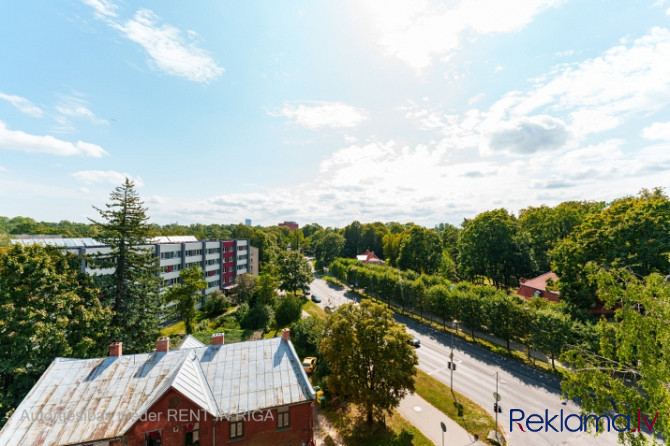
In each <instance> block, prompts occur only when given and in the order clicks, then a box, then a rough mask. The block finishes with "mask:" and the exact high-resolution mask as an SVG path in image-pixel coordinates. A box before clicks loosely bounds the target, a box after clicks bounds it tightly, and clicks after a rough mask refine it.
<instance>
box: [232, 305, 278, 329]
mask: <svg viewBox="0 0 670 446" xmlns="http://www.w3.org/2000/svg"><path fill="white" fill-rule="evenodd" d="M273 316H274V315H273V311H272V307H270V306H269V305H256V306H254V307H253V308H252V309H250V310H249V311H248V312H247V314H245V315H244V318H243V319H242V321H240V326H241V327H242V328H244V329H247V330H263V331H267V329H268V327H269V326H270V322H271V321H272V317H273Z"/></svg>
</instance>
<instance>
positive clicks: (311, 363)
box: [302, 356, 316, 373]
mask: <svg viewBox="0 0 670 446" xmlns="http://www.w3.org/2000/svg"><path fill="white" fill-rule="evenodd" d="M314 367H316V358H315V357H314V356H308V357H306V358H305V359H303V360H302V368H303V369H305V372H307V373H312V372H313V371H314Z"/></svg>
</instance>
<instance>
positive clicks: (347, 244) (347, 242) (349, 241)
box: [342, 220, 363, 258]
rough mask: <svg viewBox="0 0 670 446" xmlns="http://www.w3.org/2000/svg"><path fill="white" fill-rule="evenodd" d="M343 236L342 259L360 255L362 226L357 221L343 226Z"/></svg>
mask: <svg viewBox="0 0 670 446" xmlns="http://www.w3.org/2000/svg"><path fill="white" fill-rule="evenodd" d="M342 235H343V236H344V248H343V249H342V256H343V257H353V258H355V257H356V256H357V255H358V254H360V253H361V243H362V238H363V226H362V225H361V223H360V222H359V221H358V220H355V221H353V222H351V224H349V226H345V228H344V229H343V231H342Z"/></svg>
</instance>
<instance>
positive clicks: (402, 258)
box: [398, 226, 442, 274]
mask: <svg viewBox="0 0 670 446" xmlns="http://www.w3.org/2000/svg"><path fill="white" fill-rule="evenodd" d="M441 263H442V244H441V243H440V236H439V235H437V232H435V231H433V230H432V229H426V228H423V227H421V226H414V227H413V228H412V229H410V230H409V232H407V233H406V234H405V235H404V237H403V238H402V241H401V242H400V250H399V252H398V268H400V269H411V270H412V271H416V272H417V273H426V274H434V273H436V272H437V271H439V269H440V265H441Z"/></svg>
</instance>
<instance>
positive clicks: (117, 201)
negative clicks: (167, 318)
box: [91, 178, 161, 353]
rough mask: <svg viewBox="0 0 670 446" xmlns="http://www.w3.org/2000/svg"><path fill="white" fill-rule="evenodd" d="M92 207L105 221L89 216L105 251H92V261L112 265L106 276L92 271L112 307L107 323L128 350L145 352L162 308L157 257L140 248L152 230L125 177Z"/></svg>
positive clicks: (140, 203) (136, 195) (106, 300)
mask: <svg viewBox="0 0 670 446" xmlns="http://www.w3.org/2000/svg"><path fill="white" fill-rule="evenodd" d="M94 208H95V209H96V210H97V211H98V212H99V213H100V216H101V217H102V219H103V220H104V222H97V221H95V220H92V219H91V222H92V223H93V224H94V225H95V228H96V231H97V232H98V235H97V239H98V241H100V242H102V243H104V244H106V245H109V248H110V250H109V251H108V252H102V253H101V254H99V255H96V256H94V257H93V258H92V259H91V260H92V262H91V263H92V266H93V267H95V268H113V269H114V272H113V273H112V274H110V275H99V276H97V277H98V279H99V283H100V288H101V289H102V292H103V296H104V298H105V299H104V303H105V304H107V305H109V307H110V308H111V309H112V311H113V312H114V317H113V319H112V326H113V327H115V328H116V329H117V330H118V336H119V338H118V340H119V341H122V342H123V343H124V349H127V350H128V352H131V353H132V352H143V351H146V350H147V349H148V348H150V347H151V345H153V343H154V342H155V340H156V337H157V336H158V332H159V327H160V322H159V319H158V314H159V311H160V308H161V297H160V295H159V284H160V277H159V274H158V273H159V266H158V259H157V258H156V257H155V256H153V254H152V252H151V251H150V250H148V249H146V248H144V247H143V245H145V244H146V241H147V239H148V238H149V237H150V236H151V235H152V232H151V227H150V225H149V224H148V223H147V222H148V220H149V217H147V215H146V209H145V208H144V207H143V203H142V201H141V200H140V197H139V195H138V194H137V192H136V191H135V185H134V184H133V182H132V181H130V180H129V179H127V178H126V181H125V182H124V183H123V184H122V185H121V186H119V187H117V188H115V189H114V191H113V192H112V193H111V194H110V201H109V203H107V204H106V209H104V210H103V209H99V208H97V207H95V206H94Z"/></svg>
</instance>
